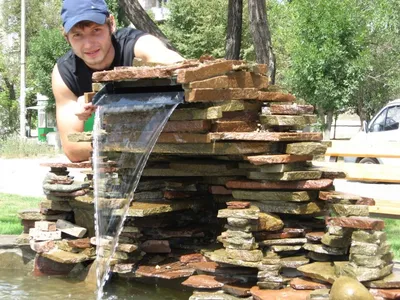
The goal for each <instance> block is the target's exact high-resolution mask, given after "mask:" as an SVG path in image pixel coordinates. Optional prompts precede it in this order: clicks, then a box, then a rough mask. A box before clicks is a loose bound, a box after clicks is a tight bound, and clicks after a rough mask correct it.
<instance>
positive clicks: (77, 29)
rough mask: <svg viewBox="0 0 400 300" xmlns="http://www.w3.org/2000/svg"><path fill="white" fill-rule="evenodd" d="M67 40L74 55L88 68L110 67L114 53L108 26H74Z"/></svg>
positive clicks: (91, 24)
mask: <svg viewBox="0 0 400 300" xmlns="http://www.w3.org/2000/svg"><path fill="white" fill-rule="evenodd" d="M85 25H86V24H85ZM67 39H68V41H69V43H70V44H71V47H72V50H73V51H74V53H75V54H76V55H77V56H78V57H80V58H81V59H82V60H83V61H84V62H85V63H86V65H87V66H88V67H89V68H91V69H93V70H104V69H106V68H107V67H109V66H110V65H111V63H112V61H113V59H114V55H115V51H114V47H113V46H112V42H111V29H110V27H109V25H107V24H103V25H100V24H97V23H92V22H90V23H88V25H87V26H83V27H82V26H74V27H73V28H72V29H71V30H70V31H69V32H68V34H67Z"/></svg>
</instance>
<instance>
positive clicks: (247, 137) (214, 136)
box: [210, 132, 322, 142]
mask: <svg viewBox="0 0 400 300" xmlns="http://www.w3.org/2000/svg"><path fill="white" fill-rule="evenodd" d="M210 138H211V140H240V141H266V142H270V141H271V142H280V141H283V142H285V141H321V140H322V133H320V132H221V133H211V134H210Z"/></svg>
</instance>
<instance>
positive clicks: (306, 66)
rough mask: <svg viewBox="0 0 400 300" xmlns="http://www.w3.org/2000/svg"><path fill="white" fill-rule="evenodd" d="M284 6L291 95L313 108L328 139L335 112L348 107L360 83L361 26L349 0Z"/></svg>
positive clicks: (312, 0)
mask: <svg viewBox="0 0 400 300" xmlns="http://www.w3.org/2000/svg"><path fill="white" fill-rule="evenodd" d="M285 5H286V6H287V12H288V16H290V17H291V20H290V21H289V22H288V27H287V30H286V32H285V36H286V37H287V38H288V39H289V40H288V41H287V43H286V47H287V52H288V53H290V67H289V68H287V69H286V70H285V71H284V73H285V74H284V76H285V77H284V79H285V80H287V82H288V84H289V86H291V88H292V92H294V94H295V95H296V96H297V97H299V98H303V99H305V100H306V101H307V102H309V103H311V104H313V105H315V106H316V108H317V111H318V114H319V116H320V120H321V123H322V125H323V127H324V129H325V136H326V137H328V138H329V135H330V126H331V123H332V120H333V117H334V115H335V114H337V113H339V112H340V111H341V110H343V109H345V108H347V107H349V103H350V100H351V99H352V97H353V95H354V94H355V93H356V91H357V88H358V84H359V81H360V76H361V75H360V73H361V69H360V59H361V57H362V56H363V52H364V51H365V48H366V40H365V36H366V25H365V24H364V23H363V22H362V21H361V22H360V20H358V19H357V15H358V14H359V10H358V9H357V6H355V5H354V1H353V0H331V1H324V0H296V1H293V2H291V3H290V4H285ZM325 116H327V117H326V119H325Z"/></svg>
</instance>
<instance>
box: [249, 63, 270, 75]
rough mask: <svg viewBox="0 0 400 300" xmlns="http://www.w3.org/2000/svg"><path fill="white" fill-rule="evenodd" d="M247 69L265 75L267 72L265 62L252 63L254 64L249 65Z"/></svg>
mask: <svg viewBox="0 0 400 300" xmlns="http://www.w3.org/2000/svg"><path fill="white" fill-rule="evenodd" d="M249 70H250V71H251V72H253V73H256V74H264V75H266V74H267V72H268V65H267V64H258V65H254V66H252V67H250V68H249Z"/></svg>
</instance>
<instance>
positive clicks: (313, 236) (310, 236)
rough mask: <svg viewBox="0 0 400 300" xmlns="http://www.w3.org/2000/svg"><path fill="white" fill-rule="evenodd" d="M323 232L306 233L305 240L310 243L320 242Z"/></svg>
mask: <svg viewBox="0 0 400 300" xmlns="http://www.w3.org/2000/svg"><path fill="white" fill-rule="evenodd" d="M324 234H325V232H323V231H318V232H308V233H306V238H307V240H309V241H310V242H320V241H321V239H322V237H323V236H324Z"/></svg>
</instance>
